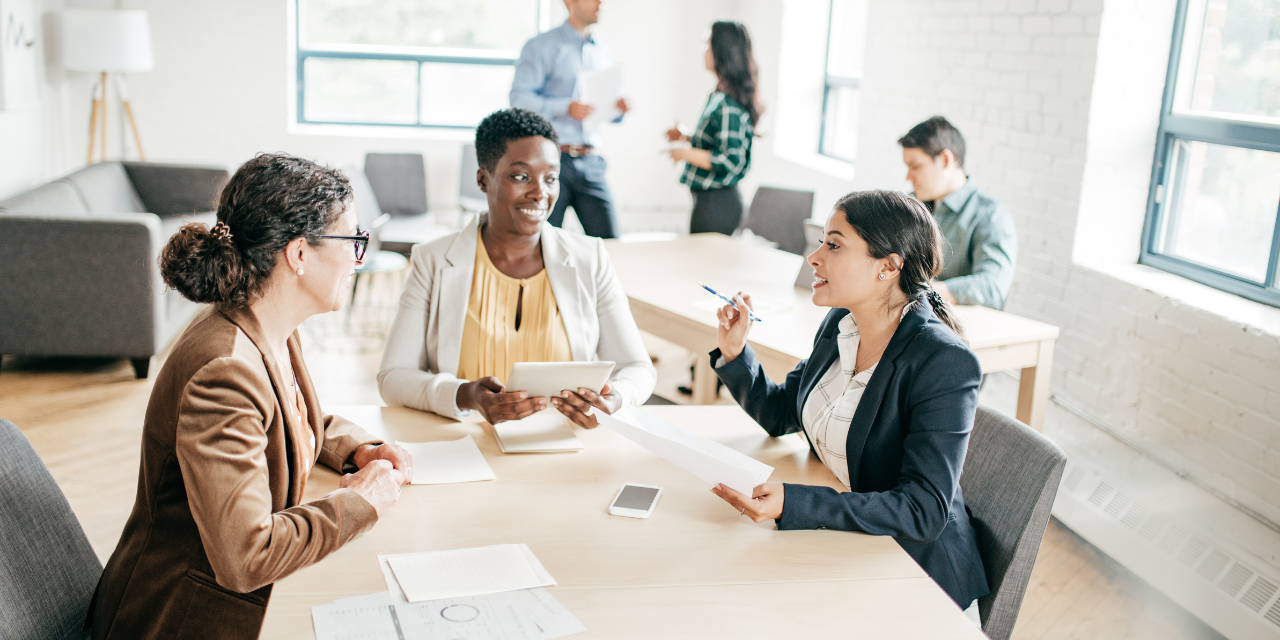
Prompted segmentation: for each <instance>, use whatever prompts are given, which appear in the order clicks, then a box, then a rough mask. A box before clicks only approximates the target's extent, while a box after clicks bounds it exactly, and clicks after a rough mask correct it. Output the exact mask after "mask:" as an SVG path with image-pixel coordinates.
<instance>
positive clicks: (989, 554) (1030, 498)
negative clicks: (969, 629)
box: [960, 406, 1067, 640]
mask: <svg viewBox="0 0 1280 640" xmlns="http://www.w3.org/2000/svg"><path fill="white" fill-rule="evenodd" d="M1066 464H1067V456H1066V454H1064V453H1063V452H1062V449H1059V448H1058V445H1056V444H1054V443H1053V442H1052V441H1050V440H1049V439H1048V438H1046V437H1044V435H1042V434H1040V433H1039V432H1037V431H1036V430H1034V429H1032V428H1031V427H1028V426H1027V425H1025V424H1022V423H1021V422H1018V421H1017V420H1014V419H1013V418H1011V417H1009V416H1007V415H1005V414H1003V413H1000V412H999V411H996V410H994V409H990V408H987V407H982V406H980V407H978V414H977V417H976V418H975V419H974V423H973V433H972V435H970V436H969V452H968V454H967V456H966V457H965V461H964V474H963V475H962V476H961V477H960V487H961V489H962V490H963V491H964V502H965V506H967V507H969V511H970V513H971V515H972V518H971V519H972V521H973V526H974V529H975V530H976V531H977V535H978V551H979V552H980V553H981V554H982V564H983V565H984V566H985V567H986V570H987V584H988V585H990V587H991V593H990V594H989V595H987V596H986V597H984V598H980V599H979V600H978V611H979V612H980V614H981V616H982V631H983V632H984V633H986V634H987V636H988V637H990V638H991V639H992V640H1006V639H1007V638H1008V637H1009V636H1010V634H1012V633H1013V625H1014V623H1015V622H1017V621H1018V611H1019V610H1020V609H1021V608H1022V597H1023V595H1024V594H1025V593H1026V591H1027V582H1028V581H1029V580H1030V579H1031V569H1032V568H1033V567H1035V563H1036V553H1037V552H1038V551H1039V550H1040V541H1041V540H1042V539H1043V538H1044V530H1045V527H1046V526H1048V524H1049V513H1050V511H1052V510H1053V500H1054V498H1055V497H1056V496H1057V495H1058V482H1059V481H1060V480H1061V479H1062V469H1063V467H1064V466H1066Z"/></svg>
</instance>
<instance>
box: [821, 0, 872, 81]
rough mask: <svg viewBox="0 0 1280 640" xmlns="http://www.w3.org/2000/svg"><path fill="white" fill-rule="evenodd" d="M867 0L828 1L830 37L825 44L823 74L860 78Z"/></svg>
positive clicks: (864, 44) (864, 46)
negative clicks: (825, 62) (829, 3)
mask: <svg viewBox="0 0 1280 640" xmlns="http://www.w3.org/2000/svg"><path fill="white" fill-rule="evenodd" d="M866 32H867V0H832V2H831V37H830V40H828V41H827V73H828V74H830V75H833V76H843V77H846V78H861V77H862V54H863V51H865V49H866Z"/></svg>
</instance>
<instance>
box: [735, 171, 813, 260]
mask: <svg viewBox="0 0 1280 640" xmlns="http://www.w3.org/2000/svg"><path fill="white" fill-rule="evenodd" d="M812 214H813V192H812V191H796V190H794V189H779V188H778V187H760V188H758V189H756V195H755V196H753V197H752V198H751V207H750V208H749V209H747V219H746V220H743V221H742V225H741V226H740V227H739V228H738V230H739V231H741V230H743V229H750V230H751V232H752V233H754V234H756V235H758V236H762V237H764V238H765V239H767V240H769V241H770V242H774V243H776V244H777V245H778V248H779V249H782V250H783V251H786V252H787V253H794V254H797V255H804V248H805V236H804V221H805V220H808V219H809V216H810V215H812Z"/></svg>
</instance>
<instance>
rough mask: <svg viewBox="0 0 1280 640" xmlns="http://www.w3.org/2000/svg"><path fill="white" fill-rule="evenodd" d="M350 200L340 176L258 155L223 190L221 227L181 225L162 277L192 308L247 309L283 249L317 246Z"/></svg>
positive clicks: (306, 163)
mask: <svg viewBox="0 0 1280 640" xmlns="http://www.w3.org/2000/svg"><path fill="white" fill-rule="evenodd" d="M351 198H352V191H351V183H350V182H348V181H347V177H346V176H345V175H343V174H342V172H341V171H338V170H337V169H332V168H330V167H326V166H323V165H320V164H317V163H315V162H312V161H310V160H306V159H303V158H297V157H294V156H290V155H286V154H279V153H262V154H258V155H257V156H256V157H254V158H253V159H252V160H250V161H248V162H246V163H244V164H243V165H241V166H240V168H239V169H237V170H236V173H235V175H233V176H231V181H230V182H228V183H227V186H226V187H224V188H223V189H222V194H221V195H220V196H219V197H218V212H217V216H218V224H216V225H215V226H214V227H213V228H208V227H206V226H205V225H204V224H201V223H198V222H197V223H191V224H188V225H184V226H183V227H182V228H181V229H179V230H178V232H177V233H176V234H174V236H173V237H172V238H170V240H169V243H168V244H167V245H165V247H164V249H163V250H162V251H161V253H160V275H161V276H162V277H163V278H164V281H165V284H167V285H169V286H170V287H173V288H174V289H177V290H178V293H181V294H182V295H183V297H185V298H187V299H188V300H191V301H193V302H201V303H213V304H221V305H230V306H244V305H246V304H248V302H249V300H250V299H251V298H256V297H260V296H261V295H262V291H263V290H264V289H265V287H266V284H267V281H268V280H269V279H270V278H271V272H272V271H273V270H274V269H275V266H276V261H277V259H278V258H279V256H280V253H281V252H283V251H284V248H285V247H286V246H288V244H289V243H290V242H292V241H293V240H294V239H296V238H306V239H307V242H308V243H310V244H311V245H312V246H316V245H318V244H320V238H319V236H320V235H322V234H324V233H325V231H326V230H328V229H329V228H330V227H332V225H333V223H334V222H336V221H337V219H338V218H339V217H341V216H342V214H343V212H345V211H346V209H347V206H348V205H349V204H350V201H351Z"/></svg>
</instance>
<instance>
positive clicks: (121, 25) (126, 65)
mask: <svg viewBox="0 0 1280 640" xmlns="http://www.w3.org/2000/svg"><path fill="white" fill-rule="evenodd" d="M62 65H63V67H64V68H66V69H67V70H68V71H89V72H96V73H99V74H101V75H100V76H99V78H98V81H97V83H96V84H95V85H94V87H93V92H92V104H91V108H90V112H89V152H88V159H87V163H88V164H92V163H93V150H94V144H95V142H96V141H97V140H98V137H99V136H101V142H102V155H101V159H102V160H106V159H107V96H108V87H109V86H110V85H109V82H108V80H109V78H110V75H109V74H113V73H115V74H124V73H129V72H136V71H150V70H151V67H152V66H153V61H152V58H151V33H150V28H149V26H148V24H147V12H146V11H133V10H131V11H89V10H79V9H69V10H66V11H63V12H62ZM118 78H119V79H120V80H121V82H119V83H118V87H117V92H118V93H119V94H120V99H121V100H120V102H121V105H122V106H123V107H124V114H125V116H126V117H127V118H128V120H129V126H130V127H131V128H132V129H133V141H134V144H135V145H136V146H137V147H138V157H139V159H141V160H146V155H145V154H144V153H143V151H142V137H141V136H139V135H138V122H137V121H136V120H135V119H134V117H133V107H132V106H131V105H130V104H129V97H128V95H127V94H126V93H125V91H124V83H123V77H122V76H118ZM99 125H101V127H102V129H101V131H99V130H98V126H99Z"/></svg>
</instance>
